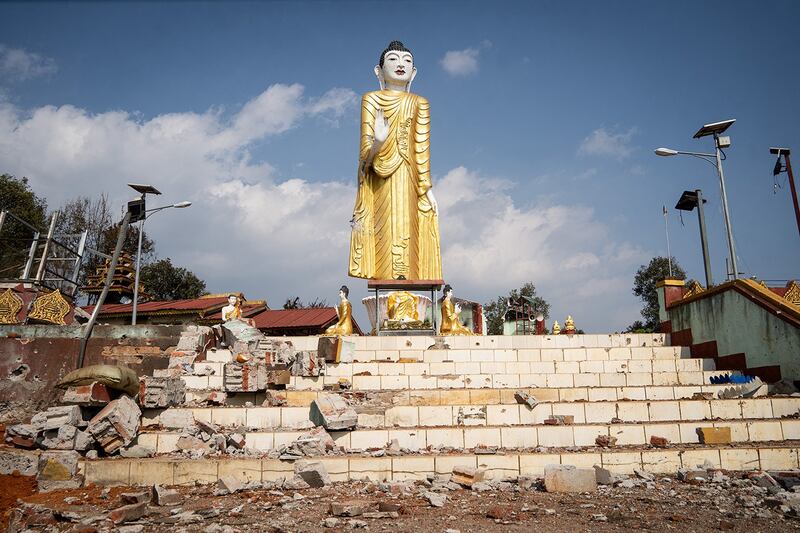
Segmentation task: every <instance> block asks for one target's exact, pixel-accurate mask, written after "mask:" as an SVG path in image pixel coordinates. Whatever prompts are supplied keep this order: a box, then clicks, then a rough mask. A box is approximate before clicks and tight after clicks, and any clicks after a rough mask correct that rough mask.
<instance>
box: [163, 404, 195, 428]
mask: <svg viewBox="0 0 800 533" xmlns="http://www.w3.org/2000/svg"><path fill="white" fill-rule="evenodd" d="M158 422H159V424H161V426H163V427H165V428H167V429H185V428H188V427H189V426H193V425H194V423H195V420H194V414H193V413H192V411H191V410H189V409H167V410H166V411H164V412H162V413H161V414H160V415H158Z"/></svg>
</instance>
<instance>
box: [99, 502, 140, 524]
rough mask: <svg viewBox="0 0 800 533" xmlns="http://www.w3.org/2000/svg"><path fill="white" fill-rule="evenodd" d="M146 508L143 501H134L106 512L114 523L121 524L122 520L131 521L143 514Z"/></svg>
mask: <svg viewBox="0 0 800 533" xmlns="http://www.w3.org/2000/svg"><path fill="white" fill-rule="evenodd" d="M146 510H147V504H146V503H144V502H141V503H134V504H131V505H123V506H122V507H119V508H117V509H114V510H113V511H111V512H110V513H108V518H109V520H111V521H112V522H114V523H115V524H122V523H124V522H133V521H134V520H138V519H140V518H142V517H143V516H144V513H145V511H146Z"/></svg>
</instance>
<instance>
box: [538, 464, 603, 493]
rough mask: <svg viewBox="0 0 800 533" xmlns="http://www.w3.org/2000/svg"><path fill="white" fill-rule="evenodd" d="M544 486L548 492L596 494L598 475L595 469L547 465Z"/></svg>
mask: <svg viewBox="0 0 800 533" xmlns="http://www.w3.org/2000/svg"><path fill="white" fill-rule="evenodd" d="M544 486H545V489H546V490H547V492H594V491H596V490H597V474H596V473H595V470H594V469H593V468H575V467H574V466H571V465H547V466H545V468H544Z"/></svg>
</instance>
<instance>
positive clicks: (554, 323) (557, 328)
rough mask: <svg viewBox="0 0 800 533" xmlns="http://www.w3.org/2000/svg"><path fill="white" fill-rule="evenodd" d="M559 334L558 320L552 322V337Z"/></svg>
mask: <svg viewBox="0 0 800 533" xmlns="http://www.w3.org/2000/svg"><path fill="white" fill-rule="evenodd" d="M560 333H561V326H559V325H558V320H555V321H553V335H559V334H560Z"/></svg>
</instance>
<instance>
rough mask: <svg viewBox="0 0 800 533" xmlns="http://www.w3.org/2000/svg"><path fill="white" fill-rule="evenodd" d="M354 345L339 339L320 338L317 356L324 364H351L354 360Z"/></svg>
mask: <svg viewBox="0 0 800 533" xmlns="http://www.w3.org/2000/svg"><path fill="white" fill-rule="evenodd" d="M355 353H356V343H355V342H353V341H348V340H346V339H343V338H341V337H320V338H319V341H318V342H317V354H318V356H319V358H320V359H321V360H324V361H325V362H326V363H352V362H353V359H354V358H355Z"/></svg>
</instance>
